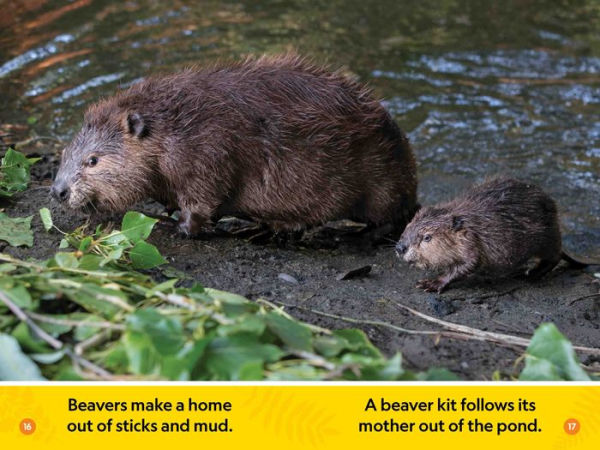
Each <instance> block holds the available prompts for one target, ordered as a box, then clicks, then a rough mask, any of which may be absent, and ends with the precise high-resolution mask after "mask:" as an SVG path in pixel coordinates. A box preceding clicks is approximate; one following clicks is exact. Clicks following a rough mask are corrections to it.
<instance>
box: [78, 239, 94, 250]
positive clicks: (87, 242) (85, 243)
mask: <svg viewBox="0 0 600 450" xmlns="http://www.w3.org/2000/svg"><path fill="white" fill-rule="evenodd" d="M92 242H93V239H92V237H91V236H86V237H84V238H83V239H82V240H81V242H80V243H79V251H81V252H87V251H88V250H89V248H90V246H91V245H92Z"/></svg>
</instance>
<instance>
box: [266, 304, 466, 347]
mask: <svg viewBox="0 0 600 450" xmlns="http://www.w3.org/2000/svg"><path fill="white" fill-rule="evenodd" d="M275 303H277V304H279V305H282V306H285V307H288V308H296V309H300V310H302V311H306V312H310V313H313V314H316V315H318V316H323V317H329V318H330V319H337V320H343V321H344V322H350V323H356V324H359V325H373V326H376V327H383V328H389V329H390V330H394V331H398V332H400V333H405V334H416V335H428V336H445V337H450V338H455V339H467V338H468V336H467V335H464V334H462V333H453V332H447V331H435V330H431V331H430V330H411V329H408V328H402V327H399V326H397V325H393V324H391V323H387V322H382V321H380V320H364V319H354V318H352V317H345V316H338V315H335V314H330V313H326V312H323V311H318V310H315V309H310V308H305V307H303V306H298V305H289V304H287V303H283V302H279V301H275Z"/></svg>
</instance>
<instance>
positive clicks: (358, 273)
mask: <svg viewBox="0 0 600 450" xmlns="http://www.w3.org/2000/svg"><path fill="white" fill-rule="evenodd" d="M369 273H371V266H370V265H368V266H362V267H359V268H357V269H352V270H348V271H347V272H343V273H340V274H339V275H338V276H337V277H336V278H337V279H338V280H339V281H341V280H351V279H353V278H362V277H366V276H367V275H369Z"/></svg>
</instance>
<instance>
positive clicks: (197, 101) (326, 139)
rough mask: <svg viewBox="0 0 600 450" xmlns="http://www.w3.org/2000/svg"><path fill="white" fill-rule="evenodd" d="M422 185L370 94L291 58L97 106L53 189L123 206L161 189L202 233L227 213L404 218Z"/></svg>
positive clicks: (145, 87) (278, 219) (274, 221)
mask: <svg viewBox="0 0 600 450" xmlns="http://www.w3.org/2000/svg"><path fill="white" fill-rule="evenodd" d="M416 187H417V178H416V168H415V160H414V157H413V154H412V151H411V148H410V146H409V143H408V140H407V138H406V136H405V135H404V134H403V133H402V131H401V130H400V129H399V128H398V127H397V125H396V124H395V123H394V121H393V120H392V119H391V117H390V115H389V114H388V113H387V112H386V111H385V109H384V108H383V107H382V105H381V104H380V103H379V102H378V101H376V100H374V99H373V97H372V96H371V94H370V93H369V91H368V90H367V89H366V88H365V87H364V86H362V85H360V84H358V83H356V82H353V81H351V80H350V79H348V78H346V77H344V76H342V75H341V74H339V73H332V72H329V71H327V70H326V69H324V68H322V67H318V66H315V65H311V64H309V63H307V62H305V61H304V60H303V59H301V58H299V57H296V56H290V55H286V56H280V57H262V58H259V59H249V60H246V61H244V62H242V63H238V64H229V65H217V66H214V67H210V68H193V69H189V70H185V71H183V72H181V73H177V74H173V75H167V76H154V77H150V78H148V79H146V80H144V81H141V82H139V83H136V84H134V85H133V86H131V87H130V88H129V89H127V90H125V91H122V92H120V93H118V94H116V95H115V96H113V97H110V98H108V99H105V100H102V101H100V102H99V103H97V104H95V105H93V106H92V107H90V108H89V110H88V111H87V113H86V115H85V119H84V125H83V128H82V129H81V131H80V132H79V134H78V135H77V136H76V137H75V139H74V140H73V142H72V143H71V144H70V145H69V146H68V147H67V148H66V149H65V151H64V152H63V156H62V161H61V166H60V169H59V172H58V175H57V178H56V181H55V183H54V186H53V193H54V195H55V196H56V197H58V198H59V199H61V200H64V201H65V202H66V203H67V204H68V205H69V206H70V207H72V208H80V207H83V206H84V205H92V206H94V207H95V208H97V209H102V210H110V211H115V210H118V211H122V210H125V209H126V208H128V207H129V206H131V205H132V204H133V203H135V202H137V201H139V200H142V199H144V198H146V197H152V198H154V199H156V200H158V201H160V202H162V203H163V204H165V205H167V207H168V208H170V209H177V208H178V209H180V210H181V214H180V229H181V230H182V231H183V232H185V233H187V234H194V233H196V232H198V231H199V229H200V227H201V226H202V225H203V224H205V223H206V222H208V221H210V220H211V219H213V218H216V217H219V216H222V215H224V214H242V215H246V216H249V217H251V218H254V219H255V220H257V221H260V222H264V223H267V224H268V225H270V226H271V227H273V228H275V229H290V230H291V229H299V228H302V227H305V226H307V225H313V224H319V223H323V222H325V221H328V220H331V219H336V218H353V219H356V220H361V221H366V222H371V223H374V224H381V223H384V222H394V223H396V224H399V225H401V226H404V225H405V224H406V222H407V221H408V220H410V218H411V217H412V215H413V213H414V210H415V209H416Z"/></svg>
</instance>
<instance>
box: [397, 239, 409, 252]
mask: <svg viewBox="0 0 600 450" xmlns="http://www.w3.org/2000/svg"><path fill="white" fill-rule="evenodd" d="M406 250H408V246H407V245H406V244H405V243H403V242H398V243H397V244H396V251H397V252H398V253H399V254H400V255H404V254H405V253H406Z"/></svg>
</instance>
